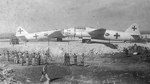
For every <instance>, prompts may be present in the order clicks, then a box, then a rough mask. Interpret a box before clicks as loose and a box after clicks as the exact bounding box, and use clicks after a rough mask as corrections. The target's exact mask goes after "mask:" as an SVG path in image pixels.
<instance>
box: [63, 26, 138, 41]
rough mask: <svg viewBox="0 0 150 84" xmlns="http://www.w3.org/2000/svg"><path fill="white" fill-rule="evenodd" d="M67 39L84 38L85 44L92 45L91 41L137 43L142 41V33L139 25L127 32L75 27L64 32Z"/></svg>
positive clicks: (131, 27)
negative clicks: (136, 41)
mask: <svg viewBox="0 0 150 84" xmlns="http://www.w3.org/2000/svg"><path fill="white" fill-rule="evenodd" d="M62 33H63V35H64V36H65V37H79V38H82V42H83V43H90V42H91V39H100V40H114V41H124V42H126V41H135V40H139V39H140V35H141V34H140V32H139V28H138V25H137V24H133V25H131V26H130V27H129V28H128V29H127V30H126V31H124V32H122V31H115V30H107V29H104V28H100V29H94V28H91V27H73V28H69V29H64V30H63V32H62Z"/></svg>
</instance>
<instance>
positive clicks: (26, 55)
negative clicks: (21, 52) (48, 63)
mask: <svg viewBox="0 0 150 84" xmlns="http://www.w3.org/2000/svg"><path fill="white" fill-rule="evenodd" d="M25 59H26V65H27V66H28V65H29V53H28V51H27V52H26V54H25Z"/></svg>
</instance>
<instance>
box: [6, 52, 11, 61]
mask: <svg viewBox="0 0 150 84" xmlns="http://www.w3.org/2000/svg"><path fill="white" fill-rule="evenodd" d="M6 54H7V61H9V57H10V52H9V51H8V50H7V52H6Z"/></svg>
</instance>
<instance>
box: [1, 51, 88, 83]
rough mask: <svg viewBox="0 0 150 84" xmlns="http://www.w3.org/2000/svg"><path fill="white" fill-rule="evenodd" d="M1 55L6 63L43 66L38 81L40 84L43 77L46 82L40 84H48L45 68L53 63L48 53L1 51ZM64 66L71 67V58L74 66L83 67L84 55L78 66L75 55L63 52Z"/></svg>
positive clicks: (48, 78)
mask: <svg viewBox="0 0 150 84" xmlns="http://www.w3.org/2000/svg"><path fill="white" fill-rule="evenodd" d="M3 55H4V57H5V58H6V60H7V61H8V62H12V61H13V62H14V63H15V64H21V65H22V66H23V65H26V66H28V65H33V66H34V65H43V64H44V66H43V70H42V75H41V79H40V81H41V82H42V80H43V78H44V77H45V78H46V79H47V81H44V82H46V83H42V84H50V81H51V79H50V77H49V76H48V74H47V71H48V70H47V69H48V68H47V67H48V64H49V63H50V61H51V62H52V61H54V60H53V59H52V57H51V54H50V53H49V51H48V50H47V51H45V52H29V51H17V50H4V51H3ZM63 56H64V65H67V66H69V65H71V60H70V59H71V57H72V58H73V61H74V63H73V64H74V65H82V66H84V59H85V54H84V53H82V55H81V60H80V64H78V63H79V61H78V55H77V54H75V53H74V54H72V55H71V54H70V53H67V52H65V53H64V55H63Z"/></svg>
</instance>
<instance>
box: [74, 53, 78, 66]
mask: <svg viewBox="0 0 150 84" xmlns="http://www.w3.org/2000/svg"><path fill="white" fill-rule="evenodd" d="M74 65H77V55H76V54H75V53H74Z"/></svg>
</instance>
